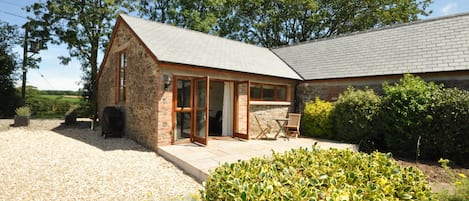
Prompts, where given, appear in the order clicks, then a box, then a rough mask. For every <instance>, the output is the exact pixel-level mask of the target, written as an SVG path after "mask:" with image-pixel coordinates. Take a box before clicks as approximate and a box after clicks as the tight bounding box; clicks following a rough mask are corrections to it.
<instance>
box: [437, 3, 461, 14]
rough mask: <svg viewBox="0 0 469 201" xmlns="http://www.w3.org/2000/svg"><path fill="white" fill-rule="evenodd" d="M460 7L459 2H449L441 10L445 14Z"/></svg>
mask: <svg viewBox="0 0 469 201" xmlns="http://www.w3.org/2000/svg"><path fill="white" fill-rule="evenodd" d="M457 7H458V4H457V3H448V4H446V5H445V6H443V8H441V12H442V13H443V14H444V15H448V14H450V13H452V12H453V10H454V9H455V8H457Z"/></svg>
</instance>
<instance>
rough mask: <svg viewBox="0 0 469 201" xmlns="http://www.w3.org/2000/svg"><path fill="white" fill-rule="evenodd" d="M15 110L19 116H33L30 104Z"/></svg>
mask: <svg viewBox="0 0 469 201" xmlns="http://www.w3.org/2000/svg"><path fill="white" fill-rule="evenodd" d="M15 112H16V115H18V116H22V117H29V116H31V108H29V106H23V107H19V108H16V110H15Z"/></svg>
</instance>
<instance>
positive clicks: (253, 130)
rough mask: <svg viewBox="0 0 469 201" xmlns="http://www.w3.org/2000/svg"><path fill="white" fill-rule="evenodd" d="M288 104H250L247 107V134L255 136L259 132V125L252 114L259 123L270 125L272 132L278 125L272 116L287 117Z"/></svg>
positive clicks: (265, 125)
mask: <svg viewBox="0 0 469 201" xmlns="http://www.w3.org/2000/svg"><path fill="white" fill-rule="evenodd" d="M289 108H290V106H289V105H250V107H249V136H250V137H251V138H255V137H256V136H257V135H258V134H259V133H260V128H259V125H258V124H257V122H256V119H255V117H254V115H256V116H257V118H258V119H259V123H260V124H261V125H262V126H263V128H266V127H267V125H269V126H271V127H272V132H274V131H277V130H278V129H279V126H278V124H277V122H275V120H273V119H274V118H284V117H287V114H288V111H289Z"/></svg>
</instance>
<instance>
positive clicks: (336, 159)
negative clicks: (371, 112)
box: [201, 147, 434, 201]
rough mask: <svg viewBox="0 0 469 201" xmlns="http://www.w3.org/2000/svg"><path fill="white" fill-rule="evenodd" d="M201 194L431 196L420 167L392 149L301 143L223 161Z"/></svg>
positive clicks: (221, 197) (289, 197)
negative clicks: (398, 158) (395, 157)
mask: <svg viewBox="0 0 469 201" xmlns="http://www.w3.org/2000/svg"><path fill="white" fill-rule="evenodd" d="M204 186H205V190H203V191H201V194H202V195H201V196H202V199H203V200H339V201H340V200H434V197H433V195H432V193H431V190H430V188H429V187H428V186H427V181H426V178H425V176H424V175H423V173H422V172H421V171H420V170H418V169H417V168H414V167H408V168H402V167H400V166H398V165H397V164H396V163H395V162H394V161H392V160H390V154H382V153H378V152H374V153H373V154H364V153H359V152H353V151H350V150H336V149H329V150H319V149H317V148H315V147H313V149H312V150H308V149H304V148H300V149H294V150H291V151H287V152H285V153H283V154H280V153H273V155H272V157H264V158H253V159H251V160H250V161H238V162H237V163H232V164H227V163H225V164H223V165H221V166H220V167H218V168H217V169H215V171H214V172H212V173H211V174H210V176H209V178H208V179H207V181H206V182H205V184H204Z"/></svg>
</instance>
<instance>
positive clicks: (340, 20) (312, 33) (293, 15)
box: [215, 0, 432, 47]
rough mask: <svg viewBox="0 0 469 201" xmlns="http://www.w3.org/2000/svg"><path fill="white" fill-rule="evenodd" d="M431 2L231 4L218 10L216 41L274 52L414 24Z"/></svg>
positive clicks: (271, 0)
mask: <svg viewBox="0 0 469 201" xmlns="http://www.w3.org/2000/svg"><path fill="white" fill-rule="evenodd" d="M431 2H432V1H431V0H407V1H401V0H374V1H362V0H334V1H331V0H231V1H227V2H226V4H224V6H223V7H222V8H221V9H219V10H218V12H219V15H218V16H219V19H218V20H219V23H218V30H215V32H218V33H219V35H220V36H223V37H227V38H231V39H235V40H240V41H246V42H249V43H254V44H258V45H260V46H264V47H276V46H282V45H288V44H293V43H298V42H303V41H307V40H314V39H319V38H324V37H330V36H334V35H340V34H344V33H349V32H355V31H361V30H365V29H370V28H377V27H383V26H388V25H393V24H398V23H405V22H410V21H415V20H417V19H418V16H419V15H424V16H426V15H428V14H429V13H431V11H427V8H428V6H429V5H430V3H431Z"/></svg>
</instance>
